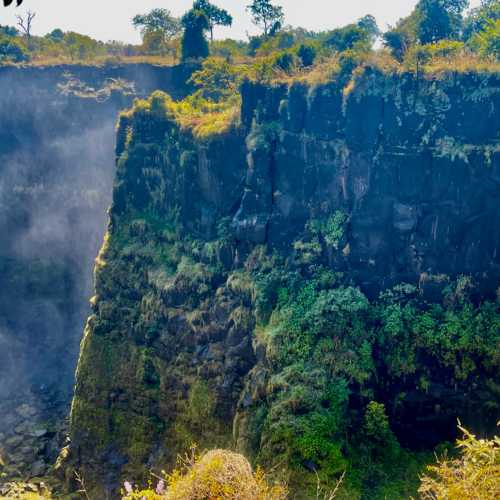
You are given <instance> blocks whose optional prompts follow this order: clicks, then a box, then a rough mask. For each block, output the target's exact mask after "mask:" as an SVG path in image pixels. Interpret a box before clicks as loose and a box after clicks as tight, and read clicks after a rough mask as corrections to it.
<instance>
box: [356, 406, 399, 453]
mask: <svg viewBox="0 0 500 500" xmlns="http://www.w3.org/2000/svg"><path fill="white" fill-rule="evenodd" d="M362 434H363V442H362V446H363V448H365V449H366V450H367V453H369V454H370V455H371V457H372V459H373V458H375V459H376V458H377V457H379V458H383V459H386V460H387V459H389V460H391V459H394V458H395V455H397V454H398V451H399V444H398V442H397V439H396V437H395V436H394V434H393V432H392V430H391V427H390V425H389V419H388V418H387V414H386V411H385V406H384V405H383V404H382V403H377V402H376V401H370V403H369V404H368V406H367V407H366V410H365V416H364V423H363V430H362Z"/></svg>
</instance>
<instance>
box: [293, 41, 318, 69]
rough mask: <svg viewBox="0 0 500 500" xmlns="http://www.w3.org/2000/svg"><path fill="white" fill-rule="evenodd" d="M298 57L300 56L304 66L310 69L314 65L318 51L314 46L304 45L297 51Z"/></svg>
mask: <svg viewBox="0 0 500 500" xmlns="http://www.w3.org/2000/svg"><path fill="white" fill-rule="evenodd" d="M297 55H298V56H299V59H300V62H301V64H302V66H304V67H306V68H308V67H309V66H312V65H313V64H314V61H315V60H316V57H317V55H318V49H317V48H316V47H315V46H314V45H312V44H304V43H303V44H301V45H300V46H299V48H298V49H297Z"/></svg>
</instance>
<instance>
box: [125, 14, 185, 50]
mask: <svg viewBox="0 0 500 500" xmlns="http://www.w3.org/2000/svg"><path fill="white" fill-rule="evenodd" d="M132 24H133V25H134V27H135V28H136V29H140V31H141V35H142V36H143V38H144V37H145V36H146V35H148V34H151V33H161V34H162V35H163V39H164V41H165V42H166V41H168V40H170V39H172V38H173V37H175V36H176V35H177V34H178V33H180V31H181V23H180V21H179V19H177V18H176V17H174V16H172V14H171V13H170V11H169V10H168V9H153V10H152V11H151V12H150V13H149V14H137V15H136V16H135V17H134V18H133V19H132Z"/></svg>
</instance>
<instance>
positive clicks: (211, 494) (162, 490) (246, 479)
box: [123, 450, 287, 500]
mask: <svg viewBox="0 0 500 500" xmlns="http://www.w3.org/2000/svg"><path fill="white" fill-rule="evenodd" d="M166 482H167V485H166V487H165V482H164V481H163V480H161V481H160V483H158V486H157V487H156V490H154V491H153V490H152V489H149V490H143V491H133V489H132V487H131V485H130V484H129V483H125V490H126V493H127V494H126V495H125V496H124V497H123V498H124V500H136V499H143V498H147V499H149V500H207V499H218V500H284V499H286V498H287V490H286V488H285V487H283V486H281V485H270V484H269V483H268V482H267V481H266V478H265V475H264V474H263V472H262V471H261V470H257V471H256V472H254V471H253V470H252V467H251V465H250V463H249V462H248V460H247V459H246V458H245V457H244V456H242V455H239V454H237V453H233V452H231V451H227V450H212V451H208V452H206V453H204V454H203V455H202V456H201V457H198V456H196V455H194V456H192V457H191V458H189V459H188V460H187V461H184V462H183V463H182V464H181V466H180V468H178V469H176V470H175V471H174V472H173V473H172V474H170V475H169V476H167V481H166Z"/></svg>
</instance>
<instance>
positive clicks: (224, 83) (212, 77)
mask: <svg viewBox="0 0 500 500" xmlns="http://www.w3.org/2000/svg"><path fill="white" fill-rule="evenodd" d="M243 76H244V74H243V72H242V71H240V70H239V68H238V67H237V66H235V65H234V64H230V63H228V62H227V61H226V60H224V59H221V58H216V57H210V58H209V59H206V60H205V61H204V62H203V66H202V68H201V69H200V70H198V71H195V72H194V73H193V75H192V76H191V79H190V83H192V84H194V85H195V86H196V87H197V88H198V89H199V92H200V94H201V95H202V97H204V98H205V99H211V100H213V101H220V100H222V99H224V98H228V97H230V96H234V95H236V94H237V92H238V88H239V85H240V83H241V81H242V79H243Z"/></svg>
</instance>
